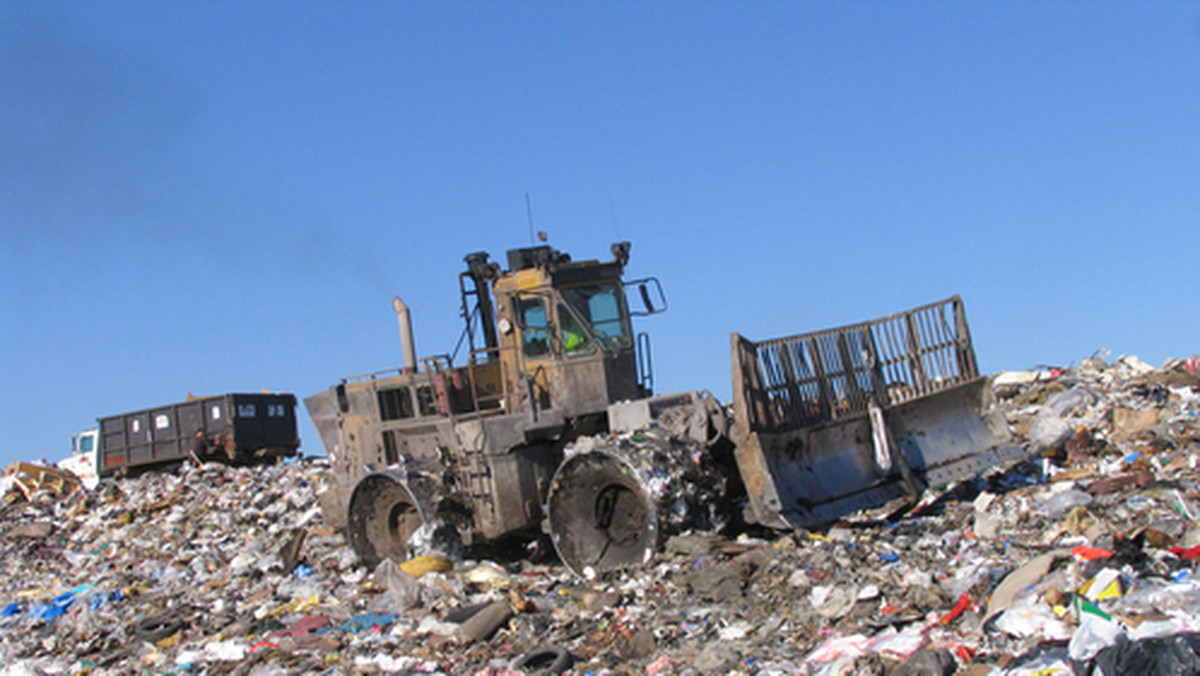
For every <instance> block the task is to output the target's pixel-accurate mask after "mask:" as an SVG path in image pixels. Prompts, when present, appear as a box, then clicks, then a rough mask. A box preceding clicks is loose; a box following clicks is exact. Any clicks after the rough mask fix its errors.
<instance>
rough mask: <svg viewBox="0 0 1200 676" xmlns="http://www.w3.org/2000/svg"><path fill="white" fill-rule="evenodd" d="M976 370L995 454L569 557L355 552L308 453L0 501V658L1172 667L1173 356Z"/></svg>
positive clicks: (287, 669) (345, 667) (1175, 642)
mask: <svg viewBox="0 0 1200 676" xmlns="http://www.w3.org/2000/svg"><path fill="white" fill-rule="evenodd" d="M993 385H994V387H995V389H996V392H997V396H998V397H999V399H1000V401H1001V403H1002V405H1003V407H1004V409H1005V411H1006V413H1007V416H1008V421H1009V423H1010V426H1011V427H1012V429H1013V430H1014V434H1015V437H1016V439H1017V440H1018V441H1019V442H1021V443H1022V444H1024V445H1025V446H1026V448H1027V449H1028V450H1029V451H1030V457H1029V459H1028V460H1027V461H1025V462H1023V463H1022V464H1020V465H1018V466H1016V467H1010V468H996V469H994V470H991V471H989V472H987V473H985V474H983V475H981V476H979V477H976V478H974V479H972V480H969V481H963V482H959V483H957V484H954V485H950V486H939V487H930V488H929V489H928V490H926V491H925V494H924V495H923V496H922V499H921V500H920V501H919V502H917V503H915V504H912V503H910V504H906V505H903V506H897V505H892V506H889V508H887V509H880V510H873V511H870V512H860V513H857V514H855V515H853V516H852V517H850V518H846V519H843V520H842V521H839V522H838V523H836V524H832V525H830V526H829V527H827V528H824V529H821V530H811V531H795V532H788V533H774V532H765V531H762V532H759V531H755V532H742V533H738V534H723V535H722V534H717V533H714V532H697V531H692V532H684V533H679V534H675V535H674V536H672V537H671V538H670V539H669V540H667V541H666V543H665V547H664V550H663V551H662V552H660V554H659V555H658V556H657V557H656V558H655V559H654V560H653V561H651V562H650V563H648V564H647V565H645V566H643V567H641V568H639V569H636V570H633V571H627V572H624V573H614V574H610V575H603V576H599V577H597V578H596V579H593V580H584V579H580V578H577V577H575V576H573V575H572V574H570V572H569V571H568V570H567V569H566V568H564V567H563V566H562V565H561V564H560V563H559V562H557V561H555V560H539V559H538V557H537V556H534V555H531V549H529V548H525V547H516V548H515V551H508V552H504V551H501V550H499V549H497V550H496V551H495V552H493V555H492V556H489V557H487V558H485V557H483V556H481V555H479V553H478V552H469V553H468V555H470V556H474V558H473V559H471V560H464V559H460V560H450V559H447V558H445V557H442V556H439V555H436V554H427V555H423V556H420V557H417V558H414V559H411V560H409V561H404V562H398V563H394V562H392V561H386V560H385V561H384V562H383V563H382V564H380V565H379V566H377V567H376V568H375V569H374V570H367V569H365V568H364V567H362V566H361V564H360V563H359V561H358V560H357V557H356V556H355V554H354V553H353V551H352V550H351V549H350V548H349V547H348V546H347V545H346V541H345V538H344V536H343V534H342V533H341V532H339V531H336V530H334V529H333V528H331V527H329V526H328V525H326V524H325V523H324V522H323V519H322V517H321V512H320V509H319V507H318V493H319V491H320V490H321V486H322V477H323V475H324V474H325V473H326V472H327V471H328V468H327V466H326V463H325V462H324V461H323V460H322V459H302V460H299V461H295V462H291V463H289V464H285V465H277V466H273V467H257V468H246V467H240V468H239V467H227V466H224V465H218V464H205V465H203V466H201V467H183V468H180V469H179V470H177V471H175V472H173V473H159V474H146V475H143V476H140V477H136V478H126V479H119V480H105V481H103V482H102V483H101V484H100V486H99V487H98V488H97V489H96V490H94V491H82V490H75V491H71V492H69V493H65V494H63V495H61V496H57V497H56V499H37V500H10V501H6V504H5V505H4V506H3V508H2V510H3V511H0V551H2V556H3V560H4V561H5V562H6V564H7V570H8V571H9V572H8V574H7V575H6V576H5V577H4V579H3V585H2V586H0V607H3V611H2V612H0V664H3V665H6V666H4V667H2V668H0V674H77V673H89V674H106V673H154V674H173V673H198V674H200V673H203V674H223V673H237V674H263V675H266V674H298V673H326V674H351V673H354V674H358V673H402V674H414V673H442V674H480V675H499V674H518V673H529V674H533V673H552V674H553V673H572V674H680V675H682V674H711V673H736V674H821V675H834V674H878V675H884V674H891V675H897V676H913V675H916V674H921V675H926V674H930V675H941V674H970V675H982V674H1014V675H1015V674H1028V675H1033V674H1039V675H1042V674H1087V675H1097V676H1098V675H1101V674H1103V675H1106V676H1113V675H1115V674H1126V673H1139V674H1200V582H1198V581H1197V579H1196V573H1195V564H1196V560H1197V559H1200V521H1198V520H1200V486H1198V484H1197V481H1198V477H1200V468H1198V467H1197V465H1198V460H1197V458H1198V454H1200V359H1198V358H1195V357H1193V358H1190V359H1185V360H1173V361H1170V362H1168V363H1166V364H1164V365H1163V366H1162V367H1159V368H1154V367H1151V366H1149V365H1146V364H1145V363H1143V362H1141V361H1140V360H1138V359H1136V358H1134V357H1121V358H1119V359H1116V360H1114V361H1113V362H1112V363H1111V364H1110V363H1107V362H1106V361H1105V360H1104V359H1103V358H1098V357H1094V358H1091V359H1085V360H1083V361H1082V362H1081V364H1080V365H1079V366H1077V367H1071V368H1065V369H1045V370H1040V371H1030V372H1021V373H1001V374H998V375H997V376H995V377H994V379H993ZM542 554H543V555H544V552H542Z"/></svg>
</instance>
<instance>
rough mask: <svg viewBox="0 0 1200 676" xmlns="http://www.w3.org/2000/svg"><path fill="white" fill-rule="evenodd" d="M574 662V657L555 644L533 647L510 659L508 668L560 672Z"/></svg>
mask: <svg viewBox="0 0 1200 676" xmlns="http://www.w3.org/2000/svg"><path fill="white" fill-rule="evenodd" d="M574 663H575V657H574V656H573V655H571V653H569V652H567V650H566V649H564V648H560V647H559V646H556V645H547V646H542V647H540V648H534V649H533V650H530V651H529V652H527V653H525V654H524V655H522V656H520V657H518V658H517V659H515V660H513V661H512V664H510V665H509V669H514V670H520V671H524V672H526V673H529V674H556V675H557V674H561V673H562V672H564V671H566V670H567V669H570V668H571V665H572V664H574Z"/></svg>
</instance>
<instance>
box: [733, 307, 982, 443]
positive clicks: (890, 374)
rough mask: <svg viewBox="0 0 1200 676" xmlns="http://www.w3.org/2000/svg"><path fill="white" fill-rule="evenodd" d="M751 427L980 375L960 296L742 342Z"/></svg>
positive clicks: (793, 424)
mask: <svg viewBox="0 0 1200 676" xmlns="http://www.w3.org/2000/svg"><path fill="white" fill-rule="evenodd" d="M738 350H739V352H740V353H741V354H740V358H741V361H742V363H743V364H745V365H746V366H749V367H750V368H751V372H749V373H744V374H743V378H742V379H743V381H744V382H742V383H740V384H735V385H736V386H738V387H741V388H743V389H744V396H745V400H746V401H748V402H753V403H754V405H753V406H751V407H750V411H749V413H750V423H751V426H752V427H753V428H754V429H756V430H760V431H765V430H770V431H777V432H779V431H786V430H789V429H797V428H800V427H806V426H809V425H814V424H817V423H821V422H826V421H832V420H837V419H839V418H843V417H845V416H848V415H855V414H860V413H863V412H865V411H866V410H867V408H868V406H869V405H870V403H871V402H872V401H875V402H877V403H878V404H879V405H880V406H884V407H887V406H891V405H895V404H899V403H903V402H906V401H911V400H913V399H916V398H919V397H922V396H925V395H928V394H932V393H934V392H939V391H941V390H944V389H947V388H950V387H953V386H955V385H958V384H961V383H964V382H967V381H969V380H972V379H974V378H977V377H978V376H979V373H978V368H977V367H976V363H975V354H974V349H973V348H972V346H971V337H970V334H969V332H968V330H967V323H966V315H965V312H964V310H963V305H962V301H961V300H960V299H959V298H958V296H954V297H952V298H949V299H946V300H944V301H941V302H938V303H932V304H929V305H924V306H921V307H918V308H914V309H912V310H909V311H907V312H902V313H898V314H894V315H890V316H887V317H883V318H881V319H876V320H873V321H869V322H864V323H861V324H852V325H849V326H843V327H840V328H836V329H828V330H824V331H814V332H812V333H804V334H800V335H797V336H790V337H787V338H777V339H774V340H767V341H762V342H758V343H755V342H752V341H748V340H744V339H743V340H742V341H741V343H740V346H739V347H738Z"/></svg>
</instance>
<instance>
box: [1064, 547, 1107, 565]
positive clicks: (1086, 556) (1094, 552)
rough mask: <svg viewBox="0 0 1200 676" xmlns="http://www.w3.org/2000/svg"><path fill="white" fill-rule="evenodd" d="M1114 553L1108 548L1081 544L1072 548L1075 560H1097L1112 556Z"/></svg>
mask: <svg viewBox="0 0 1200 676" xmlns="http://www.w3.org/2000/svg"><path fill="white" fill-rule="evenodd" d="M1112 555H1113V554H1112V552H1110V551H1108V550H1107V549H1100V548H1098V547H1088V546H1087V545H1080V546H1078V547H1076V548H1075V549H1072V550H1071V556H1074V557H1075V560H1077V561H1095V560H1096V559H1107V558H1110V557H1112Z"/></svg>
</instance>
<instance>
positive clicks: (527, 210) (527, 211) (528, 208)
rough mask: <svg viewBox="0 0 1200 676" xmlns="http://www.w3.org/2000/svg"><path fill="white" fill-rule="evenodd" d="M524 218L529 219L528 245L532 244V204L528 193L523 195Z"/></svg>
mask: <svg viewBox="0 0 1200 676" xmlns="http://www.w3.org/2000/svg"><path fill="white" fill-rule="evenodd" d="M525 217H526V218H528V219H529V243H530V244H533V202H532V201H530V199H529V193H525Z"/></svg>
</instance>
